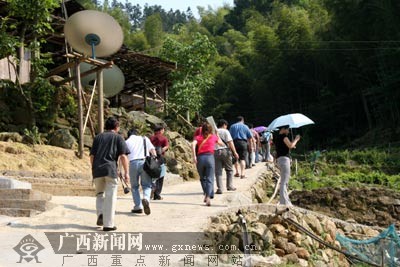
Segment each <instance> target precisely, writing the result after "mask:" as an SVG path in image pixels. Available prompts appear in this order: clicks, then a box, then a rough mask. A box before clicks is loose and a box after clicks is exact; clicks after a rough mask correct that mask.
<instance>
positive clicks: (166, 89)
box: [164, 81, 168, 115]
mask: <svg viewBox="0 0 400 267" xmlns="http://www.w3.org/2000/svg"><path fill="white" fill-rule="evenodd" d="M167 97H168V82H167V81H164V100H165V102H164V112H165V114H167V115H168V109H167Z"/></svg>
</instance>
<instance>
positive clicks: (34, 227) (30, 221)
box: [0, 163, 267, 266]
mask: <svg viewBox="0 0 400 267" xmlns="http://www.w3.org/2000/svg"><path fill="white" fill-rule="evenodd" d="M266 171H267V168H266V166H265V164H264V163H258V164H257V165H256V166H255V167H253V168H251V169H248V170H246V176H247V178H246V179H240V178H237V177H234V186H235V187H236V188H237V190H236V191H225V192H224V193H223V194H221V195H215V197H214V199H213V200H212V201H211V206H210V207H207V206H205V205H204V203H203V198H204V197H203V194H202V190H201V185H200V182H199V181H193V182H183V183H180V184H175V185H168V186H166V187H164V190H163V193H162V196H163V198H164V199H163V200H160V201H151V203H150V207H151V214H150V215H145V214H139V215H138V214H132V213H131V212H130V210H131V209H132V206H133V201H132V197H131V194H129V195H125V196H120V197H118V202H117V212H116V226H117V227H118V230H117V232H202V231H203V230H204V228H205V227H206V226H207V223H208V222H209V220H208V218H209V217H210V216H213V215H217V214H219V213H221V212H222V211H224V210H226V209H228V208H232V207H235V206H240V205H245V204H250V203H251V192H250V188H251V186H252V185H253V184H254V182H255V181H256V180H257V178H258V177H259V176H260V175H261V173H263V172H266ZM51 202H52V203H54V204H56V207H55V208H53V209H52V210H49V211H46V212H44V213H41V214H39V215H37V216H35V217H32V218H10V217H3V218H0V238H1V240H8V241H9V242H1V245H0V266H3V265H2V261H3V260H6V262H10V261H11V262H12V261H13V262H15V259H16V258H15V256H18V255H17V254H16V253H15V252H14V251H13V252H10V253H11V254H9V253H6V251H10V249H12V247H13V246H15V245H16V244H17V243H18V242H19V240H20V239H21V237H23V236H25V235H27V234H31V235H32V236H35V235H36V236H38V235H40V236H41V237H39V238H37V239H38V240H40V242H46V238H45V236H44V234H43V233H44V232H52V231H56V232H67V231H68V232H78V231H81V232H91V231H98V230H101V228H100V227H97V226H96V214H95V198H94V197H60V196H54V197H53V198H52V201H51ZM35 238H36V237H35ZM11 240H12V241H11ZM47 244H48V242H47ZM4 253H6V255H5V254H4ZM1 254H3V255H1ZM8 257H10V258H8ZM2 258H3V259H2ZM7 259H8V260H7ZM3 264H4V262H3ZM4 266H8V265H4ZM13 266H14V265H13ZM15 266H24V265H22V264H19V265H15ZM27 266H28V265H27ZM41 266H43V265H41ZM54 266H61V264H60V265H54ZM82 266H87V265H82ZM147 266H149V265H147Z"/></svg>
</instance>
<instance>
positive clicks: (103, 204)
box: [93, 176, 118, 227]
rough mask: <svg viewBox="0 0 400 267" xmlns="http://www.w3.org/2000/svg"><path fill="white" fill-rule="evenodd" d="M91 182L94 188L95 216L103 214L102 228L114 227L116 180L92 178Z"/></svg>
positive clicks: (106, 177)
mask: <svg viewBox="0 0 400 267" xmlns="http://www.w3.org/2000/svg"><path fill="white" fill-rule="evenodd" d="M93 182H94V185H95V188H96V213H97V216H99V215H100V214H103V226H104V227H114V226H115V225H114V218H115V208H116V205H117V190H118V179H117V178H113V177H108V176H105V177H97V178H94V180H93Z"/></svg>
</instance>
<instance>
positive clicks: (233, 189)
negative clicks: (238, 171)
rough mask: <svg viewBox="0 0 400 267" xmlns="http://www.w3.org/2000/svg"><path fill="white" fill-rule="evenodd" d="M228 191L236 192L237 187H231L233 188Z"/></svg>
mask: <svg viewBox="0 0 400 267" xmlns="http://www.w3.org/2000/svg"><path fill="white" fill-rule="evenodd" d="M227 190H228V191H235V190H236V188H235V187H231V188H228V189H227Z"/></svg>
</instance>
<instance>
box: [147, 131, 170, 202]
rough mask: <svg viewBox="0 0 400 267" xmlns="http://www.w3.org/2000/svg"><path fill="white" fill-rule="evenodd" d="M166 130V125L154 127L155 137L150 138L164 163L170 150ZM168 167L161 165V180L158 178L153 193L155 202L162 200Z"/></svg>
mask: <svg viewBox="0 0 400 267" xmlns="http://www.w3.org/2000/svg"><path fill="white" fill-rule="evenodd" d="M164 132H165V128H164V125H161V124H160V125H156V126H155V127H154V135H152V136H151V137H150V141H151V143H152V144H153V145H154V147H155V149H156V152H157V157H159V158H161V159H162V160H163V162H165V160H164V154H165V151H167V150H168V148H169V143H168V139H167V137H165V136H164ZM166 171H167V167H166V166H165V163H163V164H162V165H161V174H160V178H158V179H157V180H156V181H155V182H154V183H153V192H154V197H153V199H154V200H162V197H161V191H162V188H163V184H164V176H165V174H166Z"/></svg>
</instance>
